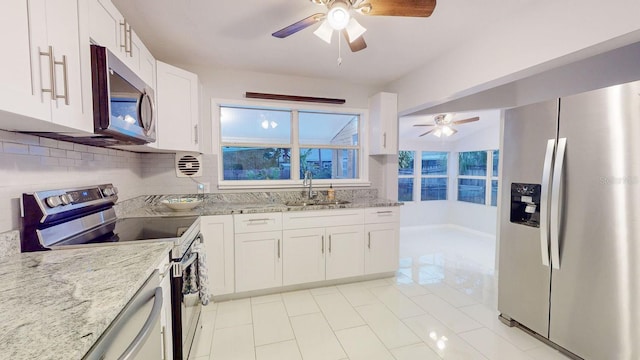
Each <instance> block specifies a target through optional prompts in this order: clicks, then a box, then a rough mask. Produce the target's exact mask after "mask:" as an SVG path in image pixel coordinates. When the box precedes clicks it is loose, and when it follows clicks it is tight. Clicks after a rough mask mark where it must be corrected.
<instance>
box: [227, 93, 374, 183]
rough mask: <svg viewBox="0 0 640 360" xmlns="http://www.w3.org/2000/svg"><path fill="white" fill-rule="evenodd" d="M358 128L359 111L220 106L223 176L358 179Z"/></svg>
mask: <svg viewBox="0 0 640 360" xmlns="http://www.w3.org/2000/svg"><path fill="white" fill-rule="evenodd" d="M360 126H361V124H360V114H337V113H331V112H319V111H307V110H304V111H303V110H296V109H276V108H257V107H248V106H245V107H243V106H231V105H222V106H220V140H221V141H220V147H221V154H222V164H221V168H222V174H221V178H222V179H221V180H222V182H224V181H238V180H239V181H255V180H262V181H268V182H269V183H273V182H275V181H280V182H281V184H283V185H285V184H287V183H291V181H290V180H300V179H301V178H303V177H304V173H305V172H306V171H310V172H311V173H312V174H313V177H314V179H320V180H321V179H331V180H337V181H338V182H339V181H340V180H341V179H346V180H359V179H360V176H361V175H360V174H361V172H362V169H361V163H362V161H361V159H360V157H361V156H362V154H361V149H360V138H359V134H360ZM287 181H289V182H287ZM238 184H241V183H238ZM296 184H297V182H296Z"/></svg>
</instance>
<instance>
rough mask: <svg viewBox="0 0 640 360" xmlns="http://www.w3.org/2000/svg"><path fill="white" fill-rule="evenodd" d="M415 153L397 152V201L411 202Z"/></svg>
mask: <svg viewBox="0 0 640 360" xmlns="http://www.w3.org/2000/svg"><path fill="white" fill-rule="evenodd" d="M414 158H415V151H404V150H401V151H400V152H398V201H413V181H414V171H413V168H414V166H415V164H414V163H415V161H414Z"/></svg>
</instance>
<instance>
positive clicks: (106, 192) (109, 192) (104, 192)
mask: <svg viewBox="0 0 640 360" xmlns="http://www.w3.org/2000/svg"><path fill="white" fill-rule="evenodd" d="M102 195H104V196H105V197H107V196H111V195H113V189H112V188H104V189H102Z"/></svg>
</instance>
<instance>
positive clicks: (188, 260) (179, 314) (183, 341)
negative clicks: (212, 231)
mask: <svg viewBox="0 0 640 360" xmlns="http://www.w3.org/2000/svg"><path fill="white" fill-rule="evenodd" d="M195 241H200V236H198V238H196V240H194V242H195ZM173 269H174V271H173V279H172V284H171V285H172V287H171V292H172V296H171V307H172V317H173V359H174V360H180V359H184V360H186V359H188V358H189V353H190V352H191V346H192V345H193V339H194V337H195V334H196V329H197V325H198V320H199V319H200V311H201V309H202V303H201V301H200V295H199V292H200V282H199V273H198V271H199V268H198V253H197V252H193V251H191V248H190V249H189V250H187V251H186V252H185V253H184V255H183V256H182V258H181V259H180V261H176V262H174V268H173Z"/></svg>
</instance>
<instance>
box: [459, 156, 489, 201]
mask: <svg viewBox="0 0 640 360" xmlns="http://www.w3.org/2000/svg"><path fill="white" fill-rule="evenodd" d="M498 157H499V154H498V150H490V151H468V152H461V153H458V201H464V202H470V203H475V204H490V205H491V206H496V204H497V195H498ZM489 169H490V171H489ZM487 189H490V192H489V193H487ZM487 196H488V197H489V198H487Z"/></svg>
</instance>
